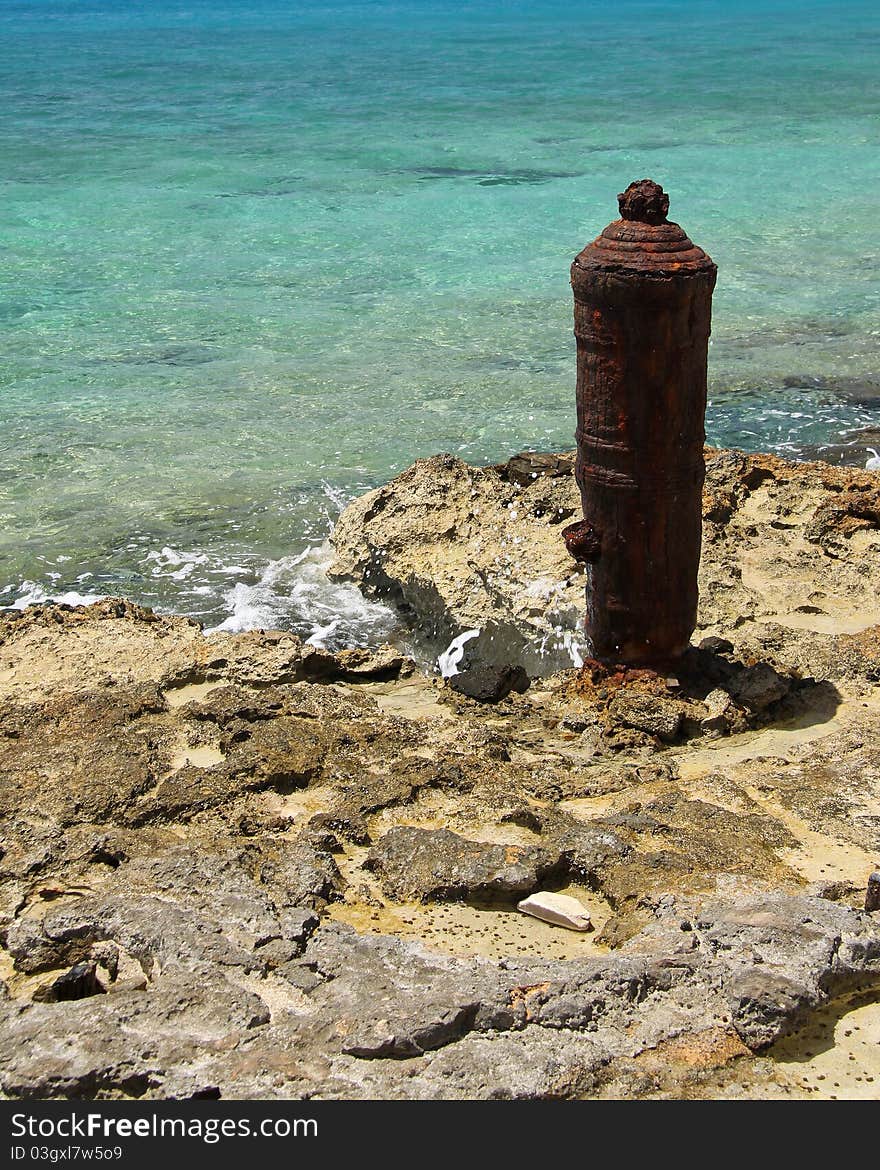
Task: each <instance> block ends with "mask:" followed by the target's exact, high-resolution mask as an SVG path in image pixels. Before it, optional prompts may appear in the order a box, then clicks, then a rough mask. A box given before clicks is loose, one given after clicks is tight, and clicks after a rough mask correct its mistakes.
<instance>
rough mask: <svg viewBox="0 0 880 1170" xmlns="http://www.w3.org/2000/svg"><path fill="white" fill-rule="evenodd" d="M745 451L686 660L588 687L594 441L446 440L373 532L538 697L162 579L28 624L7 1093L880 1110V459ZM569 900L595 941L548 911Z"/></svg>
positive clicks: (10, 811)
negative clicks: (545, 903)
mask: <svg viewBox="0 0 880 1170" xmlns="http://www.w3.org/2000/svg"><path fill="white" fill-rule="evenodd" d="M708 467H709V474H708V478H707V487H706V495H705V501H704V504H705V509H704V510H705V530H704V555H703V567H702V570H701V573H702V580H701V594H702V608H701V614H700V623H701V628H700V630H699V632H698V634H697V635H696V637H695V643H698V644H699V645H695V647H694V649H693V651H692V652H691V653H690V654H689V655H688V657H687V659H686V661H685V662H684V663H683V664H682V668H681V670H680V671H679V672H678V675H677V677H675V678H671V677H660V676H657V675H653V674H652V673H651V672H647V671H629V672H627V671H617V672H614V671H608V670H605V669H604V668H601V667H599V666H598V665H597V664H595V663H591V662H587V663H586V664H585V665H584V666H583V667H582V668H581V669H577V668H575V667H574V666H573V665H568V666H567V669H564V670H559V669H557V670H556V673H553V670H554V668H558V666H559V665H560V664H561V663H563V662H564V663H567V664H571V663H572V656H571V648H572V647H575V648H577V638H578V628H579V624H580V613H581V611H582V598H581V590H582V582H581V580H580V578H579V574H578V570H577V566H575V565H574V564H573V562H571V561H569V560H568V559H567V557H566V554H565V551H564V546H563V545H562V541H561V539H560V538H559V528H560V525H561V524H562V522H563V521H566V520H567V519H568V518H569V517H570V516H571V515H572V514H574V511H575V509H576V498H575V492H574V485H573V480H572V476H571V473H570V461H569V460H567V459H566V458H565V457H564V456H544V457H540V458H538V457H534V456H527V455H523V456H519V457H517V458H516V459H515V460H512V461H511V462H510V463H509V464H507V465H504V466H502V467H500V468H494V469H492V468H488V469H478V468H469V467H466V466H465V465H464V464H462V463H460V462H458V461H457V460H454V459H452V458H451V457H448V456H440V457H437V458H435V459H432V460H427V461H423V462H421V463H419V464H416V465H415V467H413V468H410V469H409V470H408V471H407V472H405V473H404V474H403V475H401V476H399V477H398V478H397V479H396V480H394V481H393V482H392V483H391V484H389V485H386V486H385V487H384V488H380V489H378V491H376V492H372V493H370V494H369V495H367V496H365V497H364V498H363V499H361V500H358V501H355V503H354V504H352V505H351V507H350V508H349V509H348V511H347V512H346V514H345V515H344V516H343V518H342V520H341V521H340V524H339V528H338V530H337V534H336V547H337V563H336V570H335V571H336V572H337V573H338V574H339V575H345V576H348V577H350V578H352V579H354V580H356V581H358V582H359V583H360V584H361V585H362V587H363V588H365V589H367V590H370V591H373V592H375V593H376V594H378V595H381V596H384V597H387V598H390V599H392V600H395V601H396V602H397V603H398V604H400V605H401V607H402V609H403V612H404V613H405V614H409V615H410V618H411V620H412V621H414V622H417V623H419V624H420V625H421V624H424V623H427V622H430V623H433V631H434V634H435V640H436V643H437V644H438V645H440V646H441V648H442V646H444V645H445V644H447V642H448V640H449V639H451V638H452V637H453V636H455V635H456V634H458V633H460V632H462V631H464V630H467V629H471V628H479V629H481V630H485V629H486V628H487V627H489V628H491V630H492V631H494V637H493V639H492V646H493V647H494V649H493V651H492V653H489V654H487V653H486V652H485V650H483V651H481V653H480V655H479V656H478V657H479V664H480V667H481V668H485V667H486V665H487V663H488V665H489V666H492V665H493V663H494V664H495V665H498V666H504V665H507V666H509V665H511V662H512V661H513V658H512V657H511V656H512V655H513V654H514V651H516V650H517V649H518V650H519V651H520V653H519V654H518V655H517V656H516V664H518V665H520V666H523V667H524V668H525V670H526V673H527V674H528V675H529V676H530V678H531V685H530V686H528V688H527V689H525V690H524V691H522V692H521V693H520V692H518V691H516V690H510V691H509V693H506V694H504V693H499V694H496V695H493V696H492V698H491V701H490V700H488V699H485V698H483V699H480V698H475V697H473V695H469V694H467V693H462V692H461V691H460V690H455V689H454V688H453V687H452V686H450V685H449V683H444V682H443V681H442V680H440V679H439V678H437V677H430V676H426V675H425V674H423V673H422V672H421V671H420V670H418V669H416V668H415V666H414V664H413V662H411V661H410V660H408V659H407V658H405V657H404V656H403V655H402V654H401V653H400V652H399V651H397V650H395V649H393V648H390V647H387V648H384V649H382V650H379V651H367V650H356V651H350V652H346V653H342V654H338V655H330V654H327V653H325V652H322V651H317V650H314V649H312V648H311V647H308V646H304V645H302V644H301V643H300V642H299V640H298V639H297V638H295V637H293V636H292V635H290V634H287V633H285V632H283V631H255V632H252V633H249V634H243V635H214V636H211V637H205V636H204V635H203V634H202V632H201V631H200V629H199V628H198V627H197V626H196V625H195V624H194V623H192V622H190V621H187V620H186V619H182V618H174V617H160V616H157V615H155V614H152V613H150V612H149V611H146V610H143V609H140V608H138V607H137V606H134V605H131V604H130V603H127V602H124V601H105V602H99V603H97V604H96V605H93V606H89V607H84V608H75V609H72V608H70V607H64V606H54V605H44V606H35V607H31V608H30V609H28V610H26V611H24V612H23V613H22V614H20V615H19V614H11V613H5V614H0V700H2V703H0V775H2V784H0V1026H2V1029H3V1035H4V1044H3V1045H2V1047H0V1092H2V1094H3V1096H5V1097H7V1098H16V1099H26V1098H45V1097H78V1098H95V1097H110V1098H114V1097H116V1098H124V1097H146V1098H168V1097H172V1098H174V1097H176V1098H183V1097H193V1096H201V1097H209V1096H215V1097H216V1096H222V1097H283V1098H305V1097H315V1098H321V1097H326V1098H340V1097H342V1098H371V1097H383V1098H384V1097H390V1098H395V1097H399V1098H413V1097H415V1098H423V1097H424V1098H430V1097H441V1098H456V1097H478V1098H490V1097H511V1096H513V1097H548V1096H549V1097H584V1096H588V1097H603V1096H610V1097H620V1096H627V1097H667V1098H668V1097H700V1096H709V1097H719V1096H720V1097H742V1096H745V1097H755V1096H771V1097H773V1096H792V1097H808V1096H812V1097H815V1096H841V1097H846V1096H859V1095H862V1096H869V1097H870V1096H871V1095H872V1094H873V1095H874V1096H875V1095H876V1093H875V1086H876V1084H877V1083H880V1066H878V1063H877V1061H878V1058H877V1053H878V1052H880V1046H878V1045H877V1044H874V1045H873V1047H871V1046H870V1045H864V1044H863V1045H862V1046H861V1047H859V1046H858V1045H857V1040H858V1037H859V1036H860V1035H873V1032H872V1031H871V1029H874V1028H876V1027H877V1026H878V1021H880V1014H878V1013H880V914H878V913H877V912H874V913H868V912H866V911H865V910H864V908H863V907H864V891H865V883H866V882H867V878H868V876H869V874H870V873H871V872H872V871H873V870H875V869H877V868H878V866H880V766H878V763H877V750H876V745H877V743H878V732H880V690H878V684H880V629H878V622H880V598H878V589H877V574H876V565H877V550H878V545H880V502H878V488H880V477H878V476H876V475H872V474H870V473H861V472H848V471H845V470H842V469H834V468H831V467H827V466H825V465H822V464H789V463H785V462H784V461H782V460H779V459H775V458H770V457H765V456H754V457H751V456H745V455H742V454H740V453H737V452H711V453H710V454H709V463H708ZM514 513H515V515H514ZM566 636H567V640H566ZM481 640H482V639H481ZM554 640H555V646H553V645H551V643H553V642H554ZM475 641H476V640H475ZM542 643H543V649H544V651H545V652H544V653H542V650H541V645H542ZM548 647H549V648H550V649H551V653H550V654H548V653H546V651H547V649H548ZM493 655H494V658H493ZM554 655H555V656H556V657H554ZM465 667H466V668H467V663H465ZM503 689H504V688H501V690H502V691H503ZM540 889H549V890H555V891H558V892H562V893H570V894H572V895H573V896H575V897H577V898H578V899H579V900H580V901H581V902H582V903H583V904H584V906H585V907H586V908H587V910H588V912H589V914H590V917H591V919H592V922H593V924H594V926H595V929H594V930H593V931H592V932H589V933H584V934H580V933H577V932H573V931H566V930H563V929H561V928H558V927H554V926H552V925H549V924H548V923H545V922H541V921H539V920H537V919H534V918H528V917H526V916H525V915H522V914H518V913H517V911H516V908H515V907H516V902H517V901H518V900H520V899H521V898H522V897H524V896H525V895H527V894H529V893H532V892H535V891H537V890H540ZM860 1029H861V1031H860ZM850 1057H852V1059H850ZM872 1062H873V1063H872ZM872 1078H873V1079H872Z"/></svg>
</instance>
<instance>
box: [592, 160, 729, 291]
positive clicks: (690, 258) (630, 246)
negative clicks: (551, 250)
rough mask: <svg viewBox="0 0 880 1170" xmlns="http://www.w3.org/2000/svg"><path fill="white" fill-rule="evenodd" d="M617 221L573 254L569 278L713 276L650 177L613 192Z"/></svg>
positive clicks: (707, 259)
mask: <svg viewBox="0 0 880 1170" xmlns="http://www.w3.org/2000/svg"><path fill="white" fill-rule="evenodd" d="M617 201H618V205H619V207H620V219H616V220H614V222H613V223H610V224H609V225H608V227H607V228H605V230H604V231H603V232H602V234H601V235H600V236H597V237H596V239H595V240H593V242H592V243H591V244H587V246H586V248H584V250H583V251H582V252H580V253H579V255H578V256H577V257H576V258H575V261H574V263H573V264H572V266H571V281H572V284H573V285H574V286H575V289H577V286H578V284H581V283H590V282H591V279H594V278H595V277H597V276H599V275H600V274H602V273H609V274H610V273H616V274H618V275H621V276H624V277H629V278H630V279H634V278H644V279H649V280H650V279H656V278H665V279H668V278H670V277H684V278H687V277H690V276H696V275H709V274H711V276H712V280H713V283H714V277H715V273H716V272H717V268H716V266H715V264H714V262H713V261H712V259H711V258H710V257H709V256H708V255H707V254H706V253H705V252H704V251H703V249H702V248H698V247H697V246H696V244H694V243H693V242H692V241H691V240H690V239H689V238H688V236H687V234H686V233H685V232H684V231H683V229H682V228H681V227H679V225H678V224H677V223H671V222H670V221H669V220H667V218H666V213H667V212H668V211H669V196H668V195H667V194H666V192H665V191H664V190H663V188H662V187H661V186H660V184H659V183H655V182H654V181H653V179H639V180H637V181H636V182H635V183H630V185H629V186H628V187H627V189H626V190H625V191H623V192H621V194H620V195H618V196H617Z"/></svg>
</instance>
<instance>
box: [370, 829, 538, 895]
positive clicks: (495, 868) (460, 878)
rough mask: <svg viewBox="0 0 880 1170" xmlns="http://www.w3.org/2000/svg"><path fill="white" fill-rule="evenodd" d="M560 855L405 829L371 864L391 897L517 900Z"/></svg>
mask: <svg viewBox="0 0 880 1170" xmlns="http://www.w3.org/2000/svg"><path fill="white" fill-rule="evenodd" d="M559 864H560V859H559V856H558V854H552V853H547V852H546V851H545V850H542V849H536V848H533V847H526V846H521V845H492V844H488V843H486V842H482V841H469V840H467V839H466V838H464V837H460V836H459V835H458V834H457V833H452V832H450V831H449V830H448V829H418V828H414V827H412V826H409V825H401V826H398V827H397V828H394V829H392V830H391V832H389V833H386V835H385V836H384V837H383V838H382V840H381V841H379V843H378V844H377V845H375V846H374V847H373V849H372V850H371V852H370V855H369V858H368V860H367V866H368V868H370V869H372V870H373V871H374V872H376V873H377V874H378V875H379V877H380V878H381V881H382V886H383V888H384V889H385V890H387V891H388V893H389V894H391V896H392V897H394V898H398V899H400V900H405V899H407V898H460V897H477V898H485V897H490V898H491V897H501V898H504V897H507V898H510V897H513V896H514V895H517V894H527V893H530V892H531V891H532V890H534V889H535V887H536V886H537V885H538V883H539V882H540V881H541V880H542V878H544V877H546V876H547V875H549V874H552V873H553V871H554V870H556V869H558V867H559Z"/></svg>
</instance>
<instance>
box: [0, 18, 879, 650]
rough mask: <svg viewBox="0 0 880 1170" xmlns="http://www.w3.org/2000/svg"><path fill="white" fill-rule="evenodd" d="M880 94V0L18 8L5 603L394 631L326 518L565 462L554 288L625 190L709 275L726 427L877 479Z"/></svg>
mask: <svg viewBox="0 0 880 1170" xmlns="http://www.w3.org/2000/svg"><path fill="white" fill-rule="evenodd" d="M878 77H880V18H878V15H877V9H876V3H875V0H870V2H864V0H852V2H850V3H848V4H846V5H842V4H839V3H836V2H833V3H832V2H825V3H817V4H810V3H806V4H805V3H793V2H788V0H775V2H770V3H752V2H751V0H748V2H744V3H731V2H730V0H727V2H724V3H720V2H717V3H716V2H715V0H690V2H684V0H680V2H679V3H670V2H668V0H663V2H662V3H661V2H659V0H656V2H652V3H651V2H646V0H620V2H619V3H617V4H615V5H613V6H612V5H607V4H605V3H599V2H597V0H589V2H584V3H581V4H578V5H571V4H569V3H567V2H563V0H544V2H535V0H529V2H528V3H526V2H524V0H523V2H521V3H517V2H512V0H504V2H502V0H481V2H479V3H474V4H471V5H462V4H460V3H454V2H452V0H444V2H441V0H396V2H392V0H371V2H363V3H352V2H339V3H335V4H319V3H296V2H293V0H186V2H184V0H150V2H149V3H148V2H146V0H143V2H141V3H136V2H134V0H5V2H4V4H3V5H2V7H0V108H2V109H3V111H4V119H3V124H2V129H0V193H2V202H0V220H2V236H0V329H2V335H3V361H2V363H0V525H2V529H0V590H3V591H4V592H2V593H0V601H5V602H6V603H10V602H13V601H14V600H15V599H19V600H20V599H22V598H26V597H37V596H40V593H41V591H42V592H43V593H52V594H59V593H63V592H65V591H69V590H73V591H76V592H78V593H123V594H126V595H128V596H130V597H133V598H135V599H138V600H143V601H146V602H148V603H152V604H155V605H158V606H159V607H160V608H164V609H171V610H175V611H180V612H186V613H190V614H193V615H195V616H198V617H199V618H200V619H201V620H204V621H205V622H206V623H207V624H208V625H218V624H220V623H223V622H226V623H227V624H228V625H236V624H238V625H246V624H271V625H288V626H292V627H293V628H296V629H299V630H300V631H303V632H305V631H310V630H316V631H318V635H317V636H318V637H319V638H320V637H324V638H325V640H327V642H328V644H334V643H335V642H338V641H340V640H342V641H345V640H350V639H351V638H352V637H354V636H355V635H356V632H357V631H360V632H362V633H364V636H366V637H368V638H373V637H378V636H379V634H380V633H381V632H384V631H385V630H386V626H385V625H383V622H386V617H387V615H386V616H383V615H381V614H379V613H377V612H373V611H370V612H369V613H367V612H366V611H363V612H362V611H361V610H359V608H358V607H359V605H361V602H360V601H359V600H358V599H357V598H356V597H355V596H354V595H352V596H349V595H345V596H343V595H342V594H332V593H328V592H327V586H326V583H325V582H324V581H323V578H322V574H321V570H320V565H321V563H322V557H323V555H324V554H322V553H321V552H320V551H319V546H320V545H321V542H322V540H323V539H324V537H325V536H326V534H327V532H328V529H329V526H330V523H331V521H332V518H333V516H334V515H335V514H336V513H337V511H338V507H339V505H340V502H341V501H343V500H345V499H347V498H349V497H350V496H351V495H353V494H355V493H356V492H358V491H361V490H363V489H364V488H366V487H368V486H372V485H374V484H377V483H379V482H382V481H383V480H385V479H387V478H388V477H389V476H391V475H392V474H393V473H394V472H395V471H397V470H399V469H401V468H403V467H404V466H406V465H407V464H409V463H410V462H411V461H412V460H413V459H415V458H416V457H418V456H423V455H429V454H432V453H434V452H436V451H440V450H451V451H453V452H456V453H458V454H461V455H462V456H463V457H465V458H467V459H469V460H472V461H477V462H479V461H495V460H498V459H501V458H504V457H506V456H507V455H508V454H510V453H511V452H512V451H515V450H519V449H522V448H523V447H528V446H531V447H537V448H544V449H547V448H556V449H560V448H568V447H570V446H571V445H572V442H573V440H572V432H573V429H574V407H573V387H574V356H573V339H572V336H571V304H570V290H569V287H568V267H569V264H570V261H571V258H572V256H573V255H574V254H575V253H576V252H577V251H578V250H579V249H580V248H581V247H582V246H583V245H584V244H585V243H586V242H587V241H588V240H589V239H591V238H592V237H593V236H594V235H596V234H597V233H598V231H600V230H601V228H602V227H604V225H605V224H606V223H607V222H608V221H609V220H610V219H612V218H614V216H615V214H616V200H615V196H616V193H617V192H618V191H620V190H622V189H623V187H624V186H625V185H626V183H627V182H629V181H630V180H632V179H635V178H641V177H643V176H645V175H650V176H651V177H653V178H655V179H657V180H658V181H660V182H662V183H663V184H664V185H665V186H666V188H667V189H668V190H669V191H670V193H671V199H672V206H671V209H670V216H671V218H673V219H675V220H677V221H679V222H681V223H682V225H683V226H684V227H685V228H686V230H687V231H688V233H689V234H690V235H691V237H692V238H693V239H694V240H696V242H697V243H699V244H700V245H702V246H703V247H705V248H706V250H707V251H708V252H710V254H711V255H712V256H713V258H714V259H715V260H716V262H717V263H718V265H719V281H718V288H717V292H716V295H715V302H714V332H713V343H712V348H711V351H710V364H711V393H710V397H711V406H710V409H709V418H708V423H707V429H708V432H709V438H710V440H712V441H715V442H719V443H733V444H737V445H740V446H743V447H747V448H753V449H755V448H774V449H779V450H782V451H786V452H789V453H794V454H797V453H799V452H802V451H807V452H811V451H812V450H814V449H815V448H816V447H821V446H823V445H827V444H829V443H836V442H838V441H839V439H840V436H841V435H843V436H844V439H843V442H844V444H849V446H850V449H851V451H852V461H853V462H861V461H863V459H864V452H863V443H862V441H861V440H860V437H859V436H858V435H857V434H856V435H855V437H853V432H854V431H855V432H857V431H858V430H859V429H860V428H864V427H871V426H874V427H876V426H878V425H880V360H878V349H880V316H878V305H880V247H878V244H877V230H876V229H877V208H876V194H875V193H876V183H877V178H878V174H877V157H878V154H877V147H878V142H880V119H878V112H880V85H878V80H877V79H878ZM865 441H872V440H870V439H867V438H866V439H865ZM875 445H876V444H875ZM308 548H311V549H312V552H310V553H308V554H307V555H306V557H305V559H304V560H302V561H298V559H297V558H299V557H300V556H301V554H303V553H304V551H305V550H306V549H308ZM333 614H335V615H336V617H337V618H339V621H338V622H337V625H336V626H335V627H334V628H333V629H331V630H329V631H327V627H328V626H331V625H332V623H333V621H334V617H333ZM322 630H323V631H325V633H324V634H323V635H322V634H321V633H320V631H322Z"/></svg>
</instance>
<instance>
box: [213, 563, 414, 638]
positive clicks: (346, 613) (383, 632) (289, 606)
mask: <svg viewBox="0 0 880 1170" xmlns="http://www.w3.org/2000/svg"><path fill="white" fill-rule="evenodd" d="M332 559H333V552H332V549H331V547H330V544H329V542H328V541H324V542H323V543H322V544H320V545H317V546H315V547H312V546H309V547H308V548H306V549H305V550H304V551H303V552H301V553H300V554H299V555H298V556H290V557H281V558H279V559H278V560H275V561H269V563H268V564H267V565H265V566H264V568H263V569H262V570H261V571H260V572H259V573H258V575H257V576H256V580H254V581H252V582H246V581H237V582H236V583H235V584H234V585H233V586H232V588H231V589H229V590H228V591H227V592H226V593H224V595H223V602H224V607H225V609H226V610H227V612H228V614H229V616H228V617H227V618H225V620H224V621H222V622H221V623H220V624H219V625H218V626H214V627H213V629H210V630H206V631H205V633H208V634H215V633H241V632H242V631H244V630H256V629H276V628H281V629H293V630H294V631H295V632H296V633H298V634H299V635H300V637H302V638H304V640H305V641H306V642H308V643H309V644H310V645H312V646H316V647H318V648H320V649H325V648H328V646H327V643H328V642H329V641H330V640H331V639H335V641H336V642H337V643H338V644H351V645H362V644H363V643H364V641H365V640H366V641H371V642H374V643H376V642H381V641H383V640H386V639H387V636H388V635H390V633H391V631H392V630H393V629H394V627H395V626H396V625H397V618H396V616H395V614H394V612H393V610H391V609H390V608H389V607H388V606H387V605H381V604H379V603H378V602H375V601H370V600H369V599H368V598H366V597H364V595H363V594H362V593H361V592H360V590H359V589H357V588H356V587H355V586H354V585H351V584H349V583H347V582H339V581H331V580H330V578H329V577H328V576H327V569H328V567H329V565H330V562H331V561H332Z"/></svg>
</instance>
